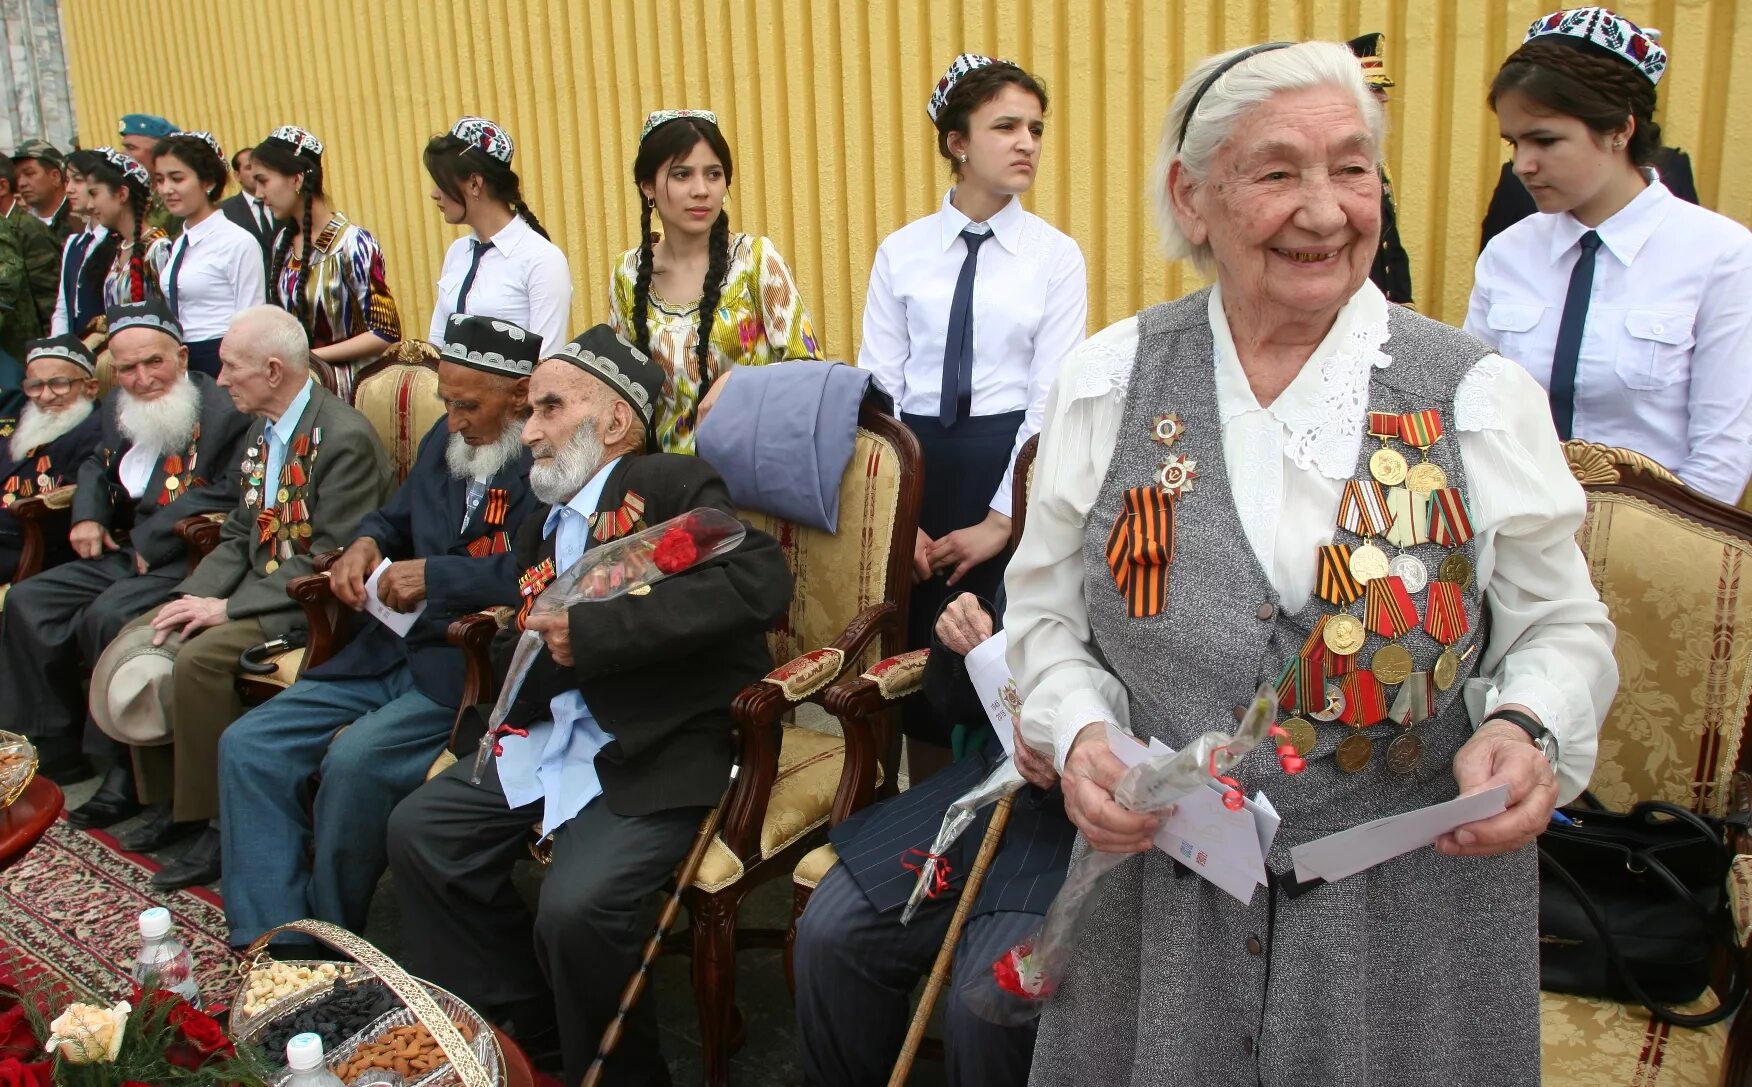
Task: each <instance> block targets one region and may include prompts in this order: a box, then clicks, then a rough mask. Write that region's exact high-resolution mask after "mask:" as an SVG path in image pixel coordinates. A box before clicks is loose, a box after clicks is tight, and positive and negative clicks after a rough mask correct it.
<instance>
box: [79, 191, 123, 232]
mask: <svg viewBox="0 0 1752 1087" xmlns="http://www.w3.org/2000/svg"><path fill="white" fill-rule="evenodd" d="M85 206H86V210H87V211H89V212H90V213H91V217H92V218H94V219H96V220H97V221H98V223H99V224H101V225H103V226H106V227H108V228H109V229H111V230H120V229H121V228H122V221H123V220H124V219H126V218H127V217H128V216H129V215H130V214H132V212H133V208H131V207H130V206H129V204H128V187H127V186H126V185H106V184H104V183H103V182H101V181H94V182H91V183H90V184H88V185H86V186H85Z"/></svg>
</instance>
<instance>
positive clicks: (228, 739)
mask: <svg viewBox="0 0 1752 1087" xmlns="http://www.w3.org/2000/svg"><path fill="white" fill-rule="evenodd" d="M447 340H448V342H447V343H446V344H445V346H444V348H443V350H442V352H441V361H440V362H439V368H438V392H439V395H440V396H441V397H442V398H443V400H444V405H445V411H446V414H445V417H444V418H443V419H440V420H439V421H438V422H437V423H436V424H434V426H433V427H432V430H431V431H430V432H429V433H428V434H427V435H426V437H425V438H424V439H423V440H422V441H421V443H420V451H419V457H418V460H417V461H416V463H415V464H414V467H413V470H412V471H411V472H409V474H408V477H407V480H406V482H404V483H403V484H402V485H401V488H400V489H399V490H397V491H396V493H395V495H394V497H392V498H391V499H390V502H389V504H388V505H387V506H385V507H383V509H381V510H379V511H377V512H376V513H373V514H370V515H368V516H367V517H366V518H365V519H364V521H362V522H361V523H360V526H359V533H358V536H357V537H356V538H355V539H354V540H353V541H352V542H351V543H350V544H349V545H348V546H347V548H346V550H345V551H344V552H343V553H342V555H341V557H340V558H339V559H337V560H336V562H335V564H334V566H333V567H332V568H331V569H330V571H329V581H330V585H331V587H332V588H333V590H334V593H335V596H336V597H337V598H338V599H339V600H340V601H341V602H342V603H344V604H346V605H348V606H349V607H352V608H353V609H355V610H357V611H363V610H364V608H365V605H366V602H367V599H368V593H367V589H366V585H365V583H366V581H367V579H368V578H370V576H371V574H372V573H373V571H375V570H376V569H377V567H378V566H379V565H380V564H382V563H383V562H385V561H388V562H389V565H388V567H387V568H386V569H385V570H384V572H383V574H382V576H381V577H380V578H379V580H378V583H377V586H376V588H377V595H378V598H379V600H380V601H381V602H382V603H383V604H384V605H386V606H388V607H389V608H391V609H393V610H394V611H398V612H402V613H408V612H413V611H415V610H416V609H418V608H420V607H421V606H422V605H424V607H425V610H424V612H422V613H420V615H419V617H418V619H417V620H416V621H415V622H414V624H413V626H412V628H411V629H409V631H408V634H407V637H406V638H405V639H404V638H402V637H401V636H399V635H397V634H396V633H395V632H394V631H393V630H392V629H391V628H389V627H388V626H385V625H384V624H383V623H381V622H379V621H378V620H377V619H376V618H375V617H373V616H371V615H370V614H369V613H368V612H366V613H364V614H360V615H358V616H355V617H354V618H353V627H354V629H355V631H356V634H355V636H354V637H353V639H352V640H351V641H350V642H348V643H347V645H346V646H345V647H344V648H343V649H342V650H341V651H340V652H339V653H337V654H336V655H335V656H334V657H333V658H332V659H330V660H328V661H326V662H324V663H323V664H322V665H321V666H319V667H316V668H312V669H310V670H308V671H306V672H305V674H304V676H303V677H302V678H301V679H299V681H298V682H297V683H294V684H293V685H292V686H291V687H290V688H288V689H287V690H286V691H284V692H283V693H281V694H279V695H277V696H275V697H274V698H273V699H271V700H269V701H268V702H267V703H265V704H263V705H261V706H259V707H257V708H256V709H254V710H251V711H250V712H249V713H248V714H246V715H245V716H244V717H243V718H242V719H240V720H239V721H238V722H237V723H236V724H234V725H232V726H231V728H230V729H229V730H227V731H226V733H225V735H224V737H223V738H222V740H221V742H220V747H219V758H220V805H221V808H222V809H223V811H224V816H225V818H226V820H228V821H229V822H230V825H231V826H234V827H236V828H238V830H239V831H240V833H236V834H231V835H227V836H226V839H225V856H224V863H223V868H224V872H225V883H224V890H225V914H226V920H227V921H228V922H229V923H230V927H231V942H232V944H234V945H237V946H243V945H247V944H249V943H250V942H251V941H253V940H254V939H256V938H257V937H258V936H260V935H261V934H262V933H263V932H264V931H266V930H268V929H270V928H273V927H274V926H276V925H279V924H283V923H285V922H287V921H292V920H296V919H298V918H302V917H315V918H320V919H322V920H324V921H331V922H334V923H335V924H339V925H344V926H346V927H347V928H350V929H352V930H354V931H361V930H362V929H363V928H364V925H365V915H366V911H367V910H368V909H369V908H370V905H371V895H372V892H373V891H374V890H375V889H376V887H377V882H378V880H379V879H380V878H381V877H382V875H383V872H384V870H385V868H386V867H387V863H388V862H387V859H386V857H385V853H384V840H385V834H386V828H387V827H388V824H389V813H390V811H391V809H393V808H394V807H395V805H396V803H397V802H398V801H399V800H401V798H402V797H404V796H406V795H407V794H409V793H411V792H413V790H414V789H415V788H416V787H417V786H418V785H419V784H420V783H421V782H422V781H424V780H425V779H426V772H427V770H428V769H429V768H430V767H431V765H432V762H433V760H434V759H435V758H436V757H437V756H438V754H439V752H440V751H441V750H442V749H443V745H444V741H445V739H446V737H447V736H448V735H449V732H450V728H451V724H452V723H453V721H454V720H455V718H456V709H457V703H458V702H459V701H460V699H461V697H462V677H463V672H464V664H463V658H462V653H461V651H460V650H458V649H455V648H453V647H451V646H450V645H449V644H448V642H447V641H446V638H445V631H446V628H447V627H448V626H449V624H450V622H451V620H453V619H455V618H457V617H459V616H461V615H464V614H467V613H468V612H472V611H478V610H480V609H482V608H488V607H493V606H495V605H500V604H512V603H515V602H516V601H517V570H516V567H515V565H514V562H513V559H512V556H511V552H510V538H511V534H512V532H513V531H514V530H515V529H516V527H517V525H518V524H519V523H521V522H522V520H523V519H524V518H525V517H526V516H527V515H529V513H530V512H531V511H532V510H533V509H534V508H535V506H536V501H535V498H534V496H533V495H532V494H531V493H530V490H529V465H530V454H529V452H528V450H527V449H526V448H525V447H524V446H523V441H522V438H523V420H524V415H525V410H526V403H527V398H528V393H529V373H530V371H531V370H532V369H533V368H534V366H535V359H536V356H537V354H538V353H539V350H540V348H541V337H539V336H536V335H535V334H533V333H531V332H527V331H525V330H524V329H522V328H519V327H518V326H516V325H513V324H511V323H510V322H507V321H500V320H496V319H491V318H486V317H475V316H469V315H466V314H456V315H454V316H453V317H452V318H451V320H450V323H449V325H448V326H447ZM317 773H320V775H321V778H320V783H319V784H318V786H317V788H316V791H315V795H314V800H312V799H311V794H310V789H309V783H310V780H311V776H312V775H313V774H317ZM313 847H314V848H313ZM307 857H308V858H309V859H308V860H307Z"/></svg>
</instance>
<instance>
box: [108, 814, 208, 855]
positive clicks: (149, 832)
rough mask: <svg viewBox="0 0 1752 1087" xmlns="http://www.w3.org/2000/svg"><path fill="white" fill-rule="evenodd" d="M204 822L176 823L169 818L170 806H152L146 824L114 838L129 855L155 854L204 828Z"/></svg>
mask: <svg viewBox="0 0 1752 1087" xmlns="http://www.w3.org/2000/svg"><path fill="white" fill-rule="evenodd" d="M206 825H207V824H206V823H205V822H188V823H178V822H175V821H174V820H172V819H171V817H170V805H169V804H164V805H157V804H154V805H153V806H152V808H151V809H150V817H149V818H148V819H147V820H146V822H144V823H142V824H141V825H140V826H137V827H135V828H134V829H133V830H130V831H128V832H127V833H125V834H118V835H117V836H116V844H117V845H119V846H121V847H122V848H123V849H125V850H127V851H128V852H130V853H156V852H158V851H159V850H160V849H163V848H164V847H165V846H167V845H170V844H171V843H172V842H176V841H179V840H180V839H183V838H186V837H188V836H189V835H191V834H193V833H195V832H196V831H197V830H200V829H201V828H202V827H204V826H206Z"/></svg>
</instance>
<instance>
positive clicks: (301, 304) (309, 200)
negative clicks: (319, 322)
mask: <svg viewBox="0 0 1752 1087" xmlns="http://www.w3.org/2000/svg"><path fill="white" fill-rule="evenodd" d="M305 176H306V177H309V176H310V175H308V174H306V175H305ZM315 203H316V198H315V197H314V196H312V195H310V194H309V193H305V194H304V251H303V252H302V253H300V254H299V255H298V282H297V283H295V284H293V285H292V316H294V317H296V318H298V321H299V323H300V324H302V325H303V326H304V327H305V330H306V331H309V329H310V325H311V320H310V314H309V313H308V312H306V311H307V310H309V308H310V303H309V300H308V299H306V298H305V297H304V286H305V284H307V283H309V282H310V256H311V254H312V253H314V252H315V251H316V239H315V238H313V237H311V236H310V209H311V205H313V204H315Z"/></svg>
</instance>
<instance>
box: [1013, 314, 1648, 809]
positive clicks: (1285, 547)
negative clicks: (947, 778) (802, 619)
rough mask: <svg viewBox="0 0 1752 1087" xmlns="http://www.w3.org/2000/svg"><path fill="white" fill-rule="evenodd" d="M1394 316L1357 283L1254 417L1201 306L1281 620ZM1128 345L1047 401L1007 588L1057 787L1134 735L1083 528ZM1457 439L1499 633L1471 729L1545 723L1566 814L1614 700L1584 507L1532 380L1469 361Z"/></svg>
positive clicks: (1030, 735)
mask: <svg viewBox="0 0 1752 1087" xmlns="http://www.w3.org/2000/svg"><path fill="white" fill-rule="evenodd" d="M1387 305H1388V303H1387V300H1386V299H1385V298H1384V297H1383V296H1382V294H1381V292H1380V291H1379V290H1378V289H1376V288H1375V286H1374V285H1373V284H1371V283H1364V284H1363V287H1362V289H1361V290H1359V291H1358V292H1357V294H1356V295H1355V296H1354V297H1353V298H1352V299H1351V300H1350V302H1349V303H1347V304H1346V305H1345V306H1344V308H1343V309H1342V310H1340V312H1339V315H1338V319H1337V320H1336V321H1335V322H1334V324H1333V327H1332V329H1331V331H1329V332H1328V333H1327V335H1326V338H1325V339H1324V340H1323V341H1322V342H1321V344H1320V346H1319V347H1318V348H1317V349H1316V350H1315V352H1314V354H1313V355H1312V356H1311V357H1310V358H1309V360H1308V362H1307V363H1306V364H1305V365H1304V366H1303V367H1302V370H1301V372H1300V373H1299V374H1298V375H1297V377H1296V378H1295V380H1294V381H1292V382H1291V383H1290V386H1289V387H1288V388H1287V389H1285V390H1284V392H1283V393H1282V394H1280V395H1279V396H1278V398H1277V399H1276V400H1274V401H1273V402H1272V403H1271V404H1270V405H1269V406H1268V407H1261V406H1260V405H1259V403H1258V401H1257V400H1256V399H1255V398H1254V396H1253V392H1252V389H1251V387H1250V386H1249V384H1248V382H1247V378H1246V376H1245V374H1244V373H1243V371H1242V369H1241V362H1240V359H1239V358H1238V357H1237V355H1236V353H1235V347H1234V342H1233V340H1232V339H1231V337H1230V334H1229V324H1228V320H1227V318H1226V317H1225V316H1224V312H1223V308H1222V293H1221V290H1220V288H1219V289H1215V290H1213V291H1212V292H1211V295H1210V321H1211V329H1212V331H1213V333H1214V336H1215V346H1216V356H1217V357H1216V359H1215V365H1216V368H1217V372H1216V378H1217V409H1218V413H1219V414H1220V415H1221V425H1222V428H1223V455H1224V459H1225V461H1226V462H1227V468H1228V485H1229V488H1230V490H1231V492H1232V493H1233V495H1234V498H1235V505H1236V509H1237V510H1238V512H1239V513H1240V515H1241V521H1242V524H1243V526H1244V528H1245V530H1246V533H1247V541H1248V544H1249V545H1250V546H1251V547H1252V548H1253V551H1254V554H1256V555H1257V556H1258V558H1259V562H1260V565H1261V566H1262V567H1263V568H1264V569H1266V570H1267V571H1269V572H1270V575H1271V584H1272V588H1274V589H1275V590H1277V592H1278V593H1279V595H1280V596H1281V597H1282V598H1283V606H1284V608H1285V610H1286V611H1294V610H1297V609H1299V608H1300V607H1302V606H1303V605H1304V604H1305V603H1306V601H1307V599H1308V596H1309V594H1310V592H1311V591H1312V589H1313V585H1314V576H1315V556H1316V549H1317V548H1318V547H1319V546H1320V545H1322V544H1326V543H1330V542H1332V537H1333V532H1334V527H1335V526H1334V522H1335V519H1336V515H1337V510H1338V501H1339V497H1340V495H1341V494H1342V492H1343V488H1344V484H1345V481H1347V480H1350V479H1352V478H1354V477H1355V474H1356V465H1357V458H1358V455H1359V452H1360V449H1361V446H1362V442H1363V440H1364V432H1365V429H1366V426H1365V423H1366V419H1367V411H1368V395H1369V375H1370V373H1371V372H1372V371H1373V370H1374V369H1375V368H1384V367H1386V366H1389V365H1392V359H1391V358H1390V357H1389V356H1388V355H1387V354H1386V353H1384V352H1383V351H1382V350H1381V345H1382V344H1383V343H1385V342H1386V340H1387V337H1388V331H1387V312H1388V311H1387ZM1137 345H1138V322H1137V319H1136V318H1130V319H1127V320H1125V321H1121V322H1119V323H1118V324H1115V325H1111V326H1109V327H1108V328H1106V329H1104V330H1102V331H1101V332H1099V333H1097V334H1096V335H1095V336H1093V337H1091V338H1090V339H1089V340H1088V341H1087V342H1086V343H1084V344H1083V346H1082V347H1080V348H1078V349H1077V350H1076V351H1074V352H1073V353H1072V354H1071V356H1070V358H1068V359H1066V360H1065V365H1064V368H1063V370H1062V372H1061V373H1060V374H1059V379H1058V381H1057V382H1056V383H1055V384H1054V385H1053V388H1052V394H1051V396H1050V397H1049V398H1048V400H1047V406H1046V423H1045V429H1044V430H1043V431H1042V433H1041V439H1040V440H1041V445H1040V450H1039V453H1038V455H1037V456H1036V459H1035V462H1034V483H1033V489H1032V491H1031V492H1030V497H1029V505H1028V530H1027V531H1026V532H1025V533H1024V534H1023V537H1022V541H1021V544H1020V545H1019V546H1018V547H1017V550H1016V554H1015V556H1014V557H1013V558H1011V560H1010V567H1009V573H1008V575H1007V577H1006V579H1005V586H1006V590H1007V593H1008V606H1007V610H1006V612H1005V615H1004V626H1005V629H1006V630H1008V631H1009V645H1010V648H1009V654H1008V656H1009V663H1010V667H1011V669H1012V671H1013V672H1014V673H1015V676H1016V682H1017V687H1018V690H1019V691H1020V692H1021V694H1022V696H1023V707H1022V731H1023V734H1024V736H1025V737H1026V738H1027V739H1028V742H1029V743H1030V745H1031V746H1033V747H1035V748H1037V749H1038V750H1041V751H1049V750H1050V751H1053V752H1055V754H1056V761H1057V762H1058V764H1059V766H1060V767H1063V765H1064V758H1065V755H1066V753H1067V752H1068V751H1069V750H1070V746H1071V744H1072V742H1073V741H1074V740H1075V739H1076V736H1077V733H1078V732H1080V731H1081V730H1082V728H1083V727H1084V726H1085V725H1087V724H1090V723H1091V722H1096V721H1111V722H1113V723H1114V724H1116V725H1118V726H1120V727H1121V728H1129V723H1128V720H1127V717H1128V713H1127V710H1128V699H1127V694H1126V690H1125V687H1124V685H1123V684H1121V683H1120V681H1119V680H1118V679H1116V678H1115V677H1114V676H1113V675H1112V674H1111V673H1109V672H1108V671H1107V670H1106V669H1105V668H1103V667H1102V665H1101V663H1100V662H1099V660H1098V659H1097V658H1096V655H1095V653H1094V652H1093V650H1092V648H1091V643H1092V639H1091V635H1090V629H1089V616H1088V610H1087V608H1086V606H1085V603H1084V599H1083V575H1084V569H1083V567H1084V561H1083V533H1084V527H1083V526H1084V522H1085V520H1086V519H1087V517H1088V514H1089V511H1090V509H1091V508H1092V507H1093V505H1094V503H1095V500H1096V498H1097V496H1098V495H1099V493H1100V491H1101V485H1102V483H1103V481H1104V480H1105V479H1106V477H1107V469H1108V463H1109V461H1110V459H1111V457H1112V455H1113V448H1114V443H1115V442H1116V441H1117V439H1118V433H1119V427H1120V420H1121V417H1122V416H1123V414H1124V410H1125V399H1126V391H1127V388H1128V387H1129V384H1130V380H1131V371H1132V365H1133V361H1134V359H1135V357H1136V354H1137ZM1454 420H1455V428H1456V429H1457V430H1458V431H1459V432H1460V433H1459V434H1458V435H1457V436H1456V440H1457V441H1458V442H1459V452H1460V457H1461V461H1462V463H1463V465H1464V466H1465V471H1466V475H1467V478H1468V486H1469V490H1468V499H1469V501H1470V505H1471V515H1472V524H1473V527H1474V529H1475V532H1476V536H1475V538H1474V543H1475V546H1476V562H1475V565H1476V567H1477V573H1478V579H1479V584H1481V585H1482V586H1484V590H1485V602H1486V604H1487V606H1488V607H1489V608H1490V612H1491V619H1492V627H1491V634H1490V641H1489V643H1488V644H1487V645H1485V646H1484V647H1483V657H1482V658H1481V659H1480V661H1479V665H1478V673H1477V678H1475V679H1474V680H1472V681H1470V685H1469V689H1468V691H1467V695H1468V697H1467V705H1468V707H1469V709H1471V710H1472V711H1473V713H1472V715H1473V720H1474V722H1475V723H1477V722H1479V721H1482V720H1483V719H1484V716H1485V715H1486V714H1488V712H1489V711H1490V710H1492V709H1494V708H1495V707H1496V706H1498V705H1501V704H1507V703H1519V704H1522V705H1525V706H1527V707H1528V708H1529V709H1531V710H1532V711H1533V712H1534V713H1536V714H1538V716H1539V719H1540V720H1541V721H1542V722H1544V724H1545V726H1546V727H1547V728H1548V729H1550V730H1551V732H1552V734H1553V735H1554V736H1555V737H1556V739H1557V743H1558V750H1559V762H1558V766H1557V775H1558V784H1559V792H1560V794H1561V798H1562V799H1563V800H1565V801H1567V800H1569V799H1571V798H1573V797H1575V796H1576V795H1577V794H1578V793H1580V792H1581V791H1582V789H1583V788H1585V787H1586V785H1587V782H1588V778H1589V776H1590V775H1591V774H1592V773H1593V769H1594V756H1595V748H1596V743H1597V739H1598V733H1599V725H1600V721H1601V720H1602V719H1603V718H1604V717H1605V715H1606V711H1607V709H1608V708H1609V707H1610V706H1611V703H1612V697H1613V694H1614V693H1615V692H1616V691H1617V688H1618V666H1617V663H1616V662H1615V661H1614V660H1613V657H1612V644H1613V640H1614V637H1615V632H1614V630H1613V627H1612V624H1611V622H1610V621H1609V620H1608V619H1607V616H1606V607H1605V605H1604V604H1602V603H1601V602H1600V597H1599V594H1598V593H1596V592H1595V591H1594V586H1593V584H1592V583H1591V582H1590V581H1589V579H1588V569H1587V565H1586V563H1585V561H1584V560H1583V557H1582V553H1581V550H1580V549H1579V548H1578V547H1577V546H1576V543H1575V533H1576V530H1577V529H1578V528H1579V527H1580V526H1581V521H1582V516H1583V514H1584V512H1585V511H1586V503H1585V499H1584V497H1583V495H1582V490H1581V487H1580V486H1579V485H1578V484H1577V483H1576V481H1575V479H1574V478H1573V477H1572V476H1571V475H1570V471H1569V467H1568V465H1567V462H1566V461H1565V460H1564V456H1563V449H1562V447H1561V446H1560V445H1559V444H1558V441H1557V435H1556V431H1555V429H1554V428H1553V426H1552V423H1551V415H1550V410H1549V408H1548V407H1547V405H1546V401H1545V397H1544V395H1543V394H1542V393H1541V392H1540V391H1539V389H1538V387H1537V386H1536V385H1535V383H1534V382H1533V380H1532V378H1531V377H1529V376H1528V375H1527V373H1526V372H1525V371H1524V370H1521V369H1520V368H1519V367H1517V366H1514V365H1513V364H1510V363H1507V362H1506V361H1505V360H1503V359H1502V358H1500V357H1498V356H1496V355H1491V356H1488V357H1486V358H1485V359H1483V360H1481V361H1480V362H1479V363H1478V364H1477V365H1476V366H1475V367H1474V368H1473V369H1472V371H1471V372H1470V373H1468V374H1467V376H1466V377H1465V379H1464V380H1463V381H1462V382H1461V383H1460V387H1459V390H1458V391H1457V392H1456V394H1455V398H1454ZM1186 422H1187V425H1189V426H1198V425H1200V422H1201V421H1200V420H1194V419H1188V420H1186ZM1207 425H1208V424H1207ZM1248 615H1249V617H1250V618H1251V615H1252V612H1251V611H1249V612H1248ZM1215 724H1216V722H1213V725H1215ZM1223 724H1225V725H1228V726H1231V727H1232V722H1224V723H1223Z"/></svg>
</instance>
